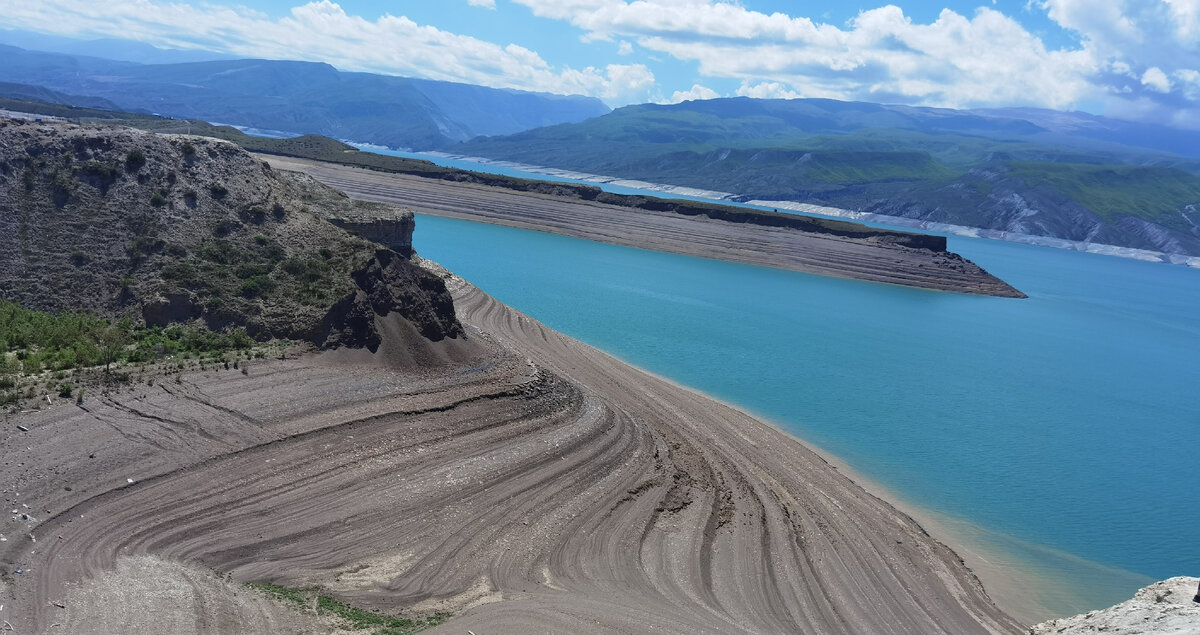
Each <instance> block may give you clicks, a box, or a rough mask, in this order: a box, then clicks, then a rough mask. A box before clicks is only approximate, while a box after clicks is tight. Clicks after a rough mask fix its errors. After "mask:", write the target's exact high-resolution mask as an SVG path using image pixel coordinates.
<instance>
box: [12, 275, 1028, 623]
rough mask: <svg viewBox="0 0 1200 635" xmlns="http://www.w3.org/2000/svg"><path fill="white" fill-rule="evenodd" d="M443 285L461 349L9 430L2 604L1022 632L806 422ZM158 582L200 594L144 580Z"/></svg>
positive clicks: (85, 619)
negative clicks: (271, 587)
mask: <svg viewBox="0 0 1200 635" xmlns="http://www.w3.org/2000/svg"><path fill="white" fill-rule="evenodd" d="M443 275H445V276H446V279H447V280H448V286H449V287H450V289H451V291H452V292H453V294H454V299H455V304H456V306H457V308H458V315H459V318H460V320H461V321H462V322H463V324H464V325H465V326H466V327H467V329H468V336H467V340H466V341H467V342H470V343H471V345H470V347H466V346H464V342H458V343H457V344H456V347H457V348H456V350H455V351H453V352H452V354H450V353H447V354H445V355H442V356H440V357H438V356H436V355H433V356H432V358H439V359H441V362H440V363H439V364H438V365H436V366H431V365H429V364H425V365H421V366H417V365H413V364H412V363H409V362H410V360H408V359H407V358H405V357H404V355H402V352H403V351H401V350H400V349H401V348H404V347H403V346H400V347H393V346H392V343H394V342H395V341H396V340H397V339H403V338H404V337H408V336H411V334H408V335H405V334H404V333H398V334H397V333H388V332H385V333H384V337H385V343H384V345H383V346H381V347H380V348H379V349H378V351H377V352H376V353H374V354H370V353H367V352H366V351H363V350H351V349H342V350H340V351H334V352H327V353H320V354H307V355H303V356H300V357H298V358H293V359H286V360H263V361H255V362H251V365H250V367H249V369H248V371H247V373H245V374H243V373H241V372H239V371H236V370H217V369H215V368H212V369H209V370H205V371H198V372H188V373H184V374H183V375H182V376H181V377H180V380H179V381H178V382H176V381H174V380H167V381H160V382H155V385H153V386H146V385H141V386H138V387H136V388H133V389H130V390H128V391H126V392H121V393H113V394H110V395H107V396H95V397H90V398H88V399H86V400H85V401H84V403H83V404H82V406H77V405H75V404H62V405H59V406H56V407H55V408H52V409H49V410H47V411H44V412H40V413H33V414H26V415H21V416H20V422H21V424H22V426H23V427H25V428H27V429H28V432H23V431H19V430H17V429H16V428H15V427H14V426H7V427H5V428H4V429H3V431H2V432H0V445H2V447H4V448H6V452H5V459H4V465H3V466H0V483H3V486H4V487H5V488H6V491H5V497H6V498H7V499H9V502H8V503H7V504H11V505H13V506H14V507H15V508H18V509H24V510H26V511H27V513H28V516H29V517H30V518H31V519H32V520H18V521H10V522H6V523H5V525H4V529H3V533H4V535H5V536H6V537H7V538H8V541H7V542H5V543H0V561H2V563H3V565H4V568H5V570H6V574H5V576H4V583H5V585H6V588H4V589H3V593H4V594H5V595H6V596H8V597H7V601H6V602H4V604H6V605H7V606H6V609H5V611H6V613H5V615H6V617H5V619H7V620H9V621H10V622H12V623H13V625H14V627H16V628H17V629H18V632H22V633H24V632H44V631H47V630H50V629H51V626H52V625H53V624H56V623H57V624H75V625H88V628H92V629H93V630H104V631H105V632H114V631H119V632H126V633H138V632H142V633H150V632H160V631H159V629H160V627H161V626H162V624H193V623H194V624H196V625H197V626H196V627H195V632H205V631H206V629H207V630H208V632H212V631H213V630H214V629H215V630H219V628H218V627H216V626H213V625H214V624H222V623H225V622H221V621H220V613H221V612H220V611H216V612H215V613H214V611H213V610H212V607H213V606H218V607H221V606H229V607H232V608H231V609H230V610H234V609H236V611H239V613H238V614H239V615H247V616H250V617H248V618H247V619H249V618H253V620H254V621H253V624H257V625H261V628H262V629H263V630H271V629H273V628H280V629H287V630H294V631H301V630H309V631H313V632H320V631H322V630H327V629H328V625H322V624H319V623H316V622H310V623H306V625H304V627H303V628H300V627H297V626H295V625H294V623H293V621H289V620H293V618H294V616H288V615H282V614H280V613H278V611H283V610H284V609H281V608H279V607H274V608H272V606H269V605H264V604H263V603H261V602H259V601H257V600H247V599H246V598H244V597H242V595H243V594H245V593H248V591H246V590H245V589H244V588H240V587H239V586H238V584H236V583H237V582H245V581H259V582H266V581H269V582H274V583H279V584H285V585H289V586H300V587H303V586H309V585H315V586H320V587H323V588H325V589H327V590H328V591H329V592H331V593H333V594H334V595H336V596H337V597H339V598H341V599H343V600H345V601H348V602H351V603H353V604H357V605H361V606H365V607H370V608H376V609H379V610H382V611H386V612H392V613H395V612H406V613H407V614H427V613H430V612H434V611H450V612H453V613H454V614H455V616H454V617H453V618H452V619H451V620H450V621H449V622H448V623H447V624H445V625H444V626H442V627H440V628H439V629H437V632H457V633H462V632H466V631H467V630H473V631H474V632H477V633H481V632H489V633H496V632H501V633H505V632H507V633H528V632H546V631H554V632H646V631H649V630H656V631H659V630H661V631H665V632H680V633H682V632H688V633H694V632H758V633H777V632H814V633H815V632H820V633H956V634H957V633H1016V632H1020V630H1021V626H1020V625H1019V624H1018V623H1017V622H1016V621H1015V620H1013V619H1012V618H1011V617H1009V616H1008V615H1006V614H1005V613H1004V612H1003V611H1001V610H1000V609H999V608H997V607H996V606H995V604H993V603H992V601H991V600H990V599H989V598H988V596H987V594H986V593H985V591H984V590H983V588H982V586H981V585H980V583H979V581H978V580H977V579H976V578H975V576H974V575H973V574H972V573H971V572H970V571H969V570H968V569H967V568H966V567H965V566H964V565H963V563H962V561H961V559H960V558H959V557H958V556H957V554H955V553H954V552H953V551H951V550H950V549H949V548H947V547H946V546H945V545H943V544H942V543H940V542H938V541H937V540H936V539H934V538H932V537H930V536H929V535H928V534H926V533H925V531H924V530H922V529H921V527H920V526H918V525H917V524H916V523H915V522H914V521H913V520H912V519H911V518H910V517H909V516H907V515H906V514H904V513H901V512H899V511H897V510H896V509H895V508H894V507H892V506H891V505H889V504H888V503H886V502H885V501H883V500H881V499H879V498H877V497H876V496H873V495H871V494H869V493H868V492H866V491H865V490H864V489H863V488H862V487H860V486H858V485H857V484H855V483H854V482H853V481H852V480H851V479H850V478H848V477H846V476H844V475H842V474H841V473H839V471H838V470H835V469H833V468H832V467H831V466H830V465H829V464H828V463H827V462H826V461H825V460H823V459H822V458H821V457H820V456H818V455H817V454H815V453H813V452H812V451H810V450H809V449H808V448H806V447H805V446H804V445H802V444H801V443H800V442H798V441H796V440H795V439H794V438H792V437H790V436H788V435H787V434H785V433H783V432H782V431H780V430H778V429H776V428H775V427H773V426H770V425H766V424H764V423H762V422H761V421H759V420H757V419H755V418H753V417H751V416H749V415H746V414H745V413H743V412H740V411H738V410H736V409H733V408H730V407H728V406H725V405H723V404H720V403H718V402H715V401H713V400H711V399H709V398H707V397H705V396H703V395H701V394H698V393H695V392H692V391H689V390H686V389H683V388H681V387H679V386H677V385H675V384H672V383H670V382H667V381H665V380H662V379H660V378H657V377H655V376H653V375H650V374H648V373H645V372H642V371H640V370H638V369H636V368H634V367H631V366H629V365H627V364H624V363H623V362H621V361H619V360H617V359H615V358H613V357H611V356H609V355H606V354H604V353H602V352H600V351H597V350H595V349H593V348H591V347H589V346H586V345H584V344H582V343H580V342H577V341H575V340H572V339H570V338H568V337H566V336H563V335H561V334H559V333H556V332H554V331H552V330H550V329H548V328H546V327H545V326H543V325H542V324H540V323H538V322H537V321H535V320H533V319H531V318H529V317H528V316H525V315H523V314H521V313H519V312H517V311H515V310H513V309H511V308H509V307H506V306H504V305H502V304H500V303H498V302H496V301H495V300H494V299H492V298H490V297H489V296H487V295H486V294H484V293H482V292H481V291H479V290H477V289H475V288H474V287H473V286H471V285H469V284H468V283H466V282H464V281H462V280H461V279H458V278H454V277H452V276H449V275H448V274H444V272H443ZM401 330H403V329H402V328H401ZM392 355H396V357H394V358H391V357H390V356H392ZM18 492H19V494H18ZM24 505H29V507H28V508H25V507H23V506H24ZM14 523H16V525H14ZM21 523H24V524H21ZM18 525H19V526H18ZM197 566H202V567H207V568H209V569H211V570H213V571H215V572H217V573H218V574H220V575H218V576H214V577H210V578H205V577H204V576H202V575H200V574H198V573H196V569H195V567H197ZM18 567H19V568H21V569H22V570H23V571H24V573H22V574H20V575H14V574H12V573H11V572H12V571H15V569H16V568H18ZM146 571H150V572H151V573H153V576H154V577H153V579H154V580H156V581H157V582H155V584H154V585H151V586H154V587H155V588H159V589H160V590H161V589H169V590H172V591H173V592H175V591H177V592H178V594H182V595H178V596H177V597H185V598H190V599H186V601H184V600H177V601H173V602H172V601H158V600H155V599H154V597H150V596H151V595H153V594H151V593H150V591H151V590H152V589H146V588H144V587H146V586H147V585H146V584H145V583H144V582H138V576H139V575H142V574H145V572H146ZM123 572H124V573H123ZM139 572H142V573H139ZM122 575H126V576H127V577H128V578H129V580H127V581H124V582H123V581H122V579H121V576H122ZM221 576H228V578H223V577H221ZM222 580H225V582H224V583H222ZM126 583H127V585H128V586H126ZM122 588H128V589H129V592H128V593H120V592H118V591H117V590H119V589H122ZM138 589H143V592H138V591H137V590H138ZM171 597H176V596H171ZM238 598H240V599H238ZM159 600H161V598H159ZM154 601H158V603H157V604H153V602H154ZM268 604H269V603H268ZM146 606H153V607H155V608H154V610H146V608H145V607H146ZM189 616H192V617H194V618H195V619H194V620H191V621H189ZM164 620H165V621H164ZM205 625H207V626H205ZM189 628H190V627H189ZM85 630H86V629H85Z"/></svg>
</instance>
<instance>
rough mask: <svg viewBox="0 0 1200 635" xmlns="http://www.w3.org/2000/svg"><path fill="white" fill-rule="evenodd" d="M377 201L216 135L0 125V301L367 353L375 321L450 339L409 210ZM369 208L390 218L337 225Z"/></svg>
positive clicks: (455, 332) (442, 302)
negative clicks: (421, 262)
mask: <svg viewBox="0 0 1200 635" xmlns="http://www.w3.org/2000/svg"><path fill="white" fill-rule="evenodd" d="M384 207H386V206H382V205H377V204H370V203H363V202H359V201H352V200H350V199H348V198H347V197H346V196H345V195H343V194H341V193H340V192H337V191H335V190H333V189H331V188H328V187H326V186H324V185H321V184H320V183H317V182H316V181H314V180H312V179H310V178H307V177H304V176H301V175H293V174H287V173H281V172H278V171H275V170H273V169H271V167H270V166H268V165H267V164H266V163H264V162H262V161H259V160H257V159H255V158H254V157H252V156H251V155H250V154H248V153H247V152H245V151H244V150H242V149H241V148H239V147H237V146H236V145H234V144H232V143H228V142H224V141H218V140H214V139H210V138H203V137H194V136H186V135H160V134H154V133H149V132H144V131H141V130H135V129H129V128H118V127H100V126H79V125H70V124H64V123H42V122H29V121H21V120H0V298H4V299H7V300H11V301H14V302H17V303H18V304H20V305H22V306H25V307H27V308H32V309H39V310H46V311H62V310H74V311H79V310H82V311H88V312H91V313H95V314H97V315H102V316H105V317H110V318H129V319H132V320H134V321H135V322H144V323H146V324H147V325H150V326H156V325H157V326H165V325H167V324H171V323H179V322H198V323H201V324H203V325H204V326H206V327H207V328H209V329H211V330H214V331H219V330H225V329H229V328H245V329H246V331H247V332H248V333H249V334H250V335H251V336H254V337H257V338H259V339H268V338H287V339H295V340H302V341H308V342H311V343H313V344H315V345H318V346H323V347H337V346H365V347H368V348H371V349H372V350H374V349H375V348H376V347H377V346H378V345H379V343H380V341H381V336H380V332H382V331H385V330H388V328H390V327H385V326H384V325H381V324H380V320H385V321H386V320H393V321H394V320H401V321H402V322H404V323H405V324H406V326H405V329H406V330H408V331H412V332H416V333H419V334H420V335H421V336H422V337H423V338H424V339H426V340H428V341H430V342H441V341H443V340H446V339H456V338H460V337H462V335H463V331H462V326H461V325H460V324H459V323H458V320H457V319H456V317H455V314H454V306H453V302H452V301H451V299H450V296H449V293H448V292H447V291H446V289H445V286H444V285H443V284H442V282H441V280H439V279H437V278H436V277H434V276H432V275H430V274H428V273H426V272H425V271H424V270H422V269H421V268H420V267H417V266H415V265H414V264H413V260H412V259H413V257H414V255H415V254H414V252H413V250H412V242H411V237H412V224H413V220H412V214H411V212H407V211H405V210H401V209H396V208H391V207H387V208H386V209H381V208H384ZM381 216H386V217H388V218H391V219H396V220H394V221H393V222H391V223H390V224H389V225H388V227H386V228H375V227H374V226H373V225H372V226H365V225H362V224H360V223H349V224H347V223H346V222H345V221H346V220H347V219H349V220H353V219H362V218H378V217H381ZM332 221H336V222H339V223H341V224H343V225H348V229H342V228H340V227H338V226H336V225H335V224H333V222H332ZM373 228H374V229H379V230H381V231H383V233H386V235H383V233H380V231H367V232H365V233H367V234H368V235H367V236H363V235H359V234H358V233H357V231H355V230H357V229H363V230H370V229H373ZM372 237H374V238H376V239H380V240H381V242H383V243H384V244H379V243H377V242H373V241H372V240H370V239H369V238H372ZM409 327H411V328H409Z"/></svg>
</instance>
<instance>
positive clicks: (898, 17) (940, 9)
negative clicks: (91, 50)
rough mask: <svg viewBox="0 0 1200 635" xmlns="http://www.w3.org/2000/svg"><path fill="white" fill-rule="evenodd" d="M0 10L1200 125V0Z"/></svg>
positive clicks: (332, 46)
mask: <svg viewBox="0 0 1200 635" xmlns="http://www.w3.org/2000/svg"><path fill="white" fill-rule="evenodd" d="M0 28H6V29H23V30H28V31H34V32H39V33H45V34H53V35H58V36H66V37H77V38H84V39H93V38H123V39H132V40H137V41H141V42H145V43H148V44H152V45H155V46H158V47H162V48H181V49H200V50H208V51H213V52H217V53H222V54H230V55H235V56H239V57H261V58H269V59H298V60H310V61H323V62H328V63H330V64H332V65H334V66H336V67H337V68H340V69H342V70H351V71H367V72H375V73H384V74H391V75H403V76H415V77H425V78H430V79H439V80H450V81H459V82H466V83H472V84H482V85H486V86H493V87H498V88H516V89H522V90H531V91H539V92H551V93H560V94H583V95H590V96H593V97H597V98H599V99H602V100H603V101H604V102H605V103H607V104H608V105H610V106H613V107H619V106H622V105H626V104H631V103H643V102H662V103H670V102H678V101H682V100H685V99H707V98H713V97H730V96H750V97H771V98H795V97H823V98H833V99H842V100H861V101H871V102H879V103H892V104H910V105H922V106H937V107H950V108H978V107H1011V106H1035V107H1044V108H1053V109H1059V110H1083V111H1087V112H1092V113H1096V114H1104V115H1108V116H1113V117H1118V118H1124V119H1135V120H1142V121H1155V122H1159V123H1163V124H1166V125H1173V126H1177V127H1185V128H1193V129H1200V0H900V3H899V4H884V3H882V2H872V1H869V0H866V1H864V0H845V1H843V2H835V1H832V0H812V1H805V0H387V1H368V0H338V1H336V2H335V1H333V0H319V1H316V0H314V1H308V0H242V1H240V2H237V1H224V0H207V1H205V2H185V1H181V0H174V1H172V0H105V1H103V2H97V1H96V0H37V1H35V2H30V1H29V0H0Z"/></svg>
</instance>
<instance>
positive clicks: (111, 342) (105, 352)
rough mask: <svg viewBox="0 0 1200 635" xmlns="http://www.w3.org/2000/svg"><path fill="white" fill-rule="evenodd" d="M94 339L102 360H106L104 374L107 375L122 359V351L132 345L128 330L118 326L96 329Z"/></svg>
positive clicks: (110, 325) (111, 325)
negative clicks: (120, 358) (119, 358)
mask: <svg viewBox="0 0 1200 635" xmlns="http://www.w3.org/2000/svg"><path fill="white" fill-rule="evenodd" d="M92 337H93V339H95V340H96V347H97V348H99V349H100V358H101V359H102V360H104V373H105V374H106V375H107V374H109V373H110V372H111V371H112V364H113V362H115V361H117V358H118V357H120V355H121V351H123V350H125V347H126V346H128V345H129V344H130V342H131V338H130V337H129V334H128V333H127V332H126V330H125V329H122V328H120V326H119V325H117V324H109V325H107V326H105V327H102V328H99V329H96V331H95V333H94V334H93V335H92Z"/></svg>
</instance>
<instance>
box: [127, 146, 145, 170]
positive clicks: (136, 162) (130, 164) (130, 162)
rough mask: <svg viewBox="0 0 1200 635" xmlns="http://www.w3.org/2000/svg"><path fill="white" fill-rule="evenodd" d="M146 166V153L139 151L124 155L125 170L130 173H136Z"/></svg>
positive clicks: (135, 150)
mask: <svg viewBox="0 0 1200 635" xmlns="http://www.w3.org/2000/svg"><path fill="white" fill-rule="evenodd" d="M143 165H146V153H145V152H142V151H141V150H138V149H134V150H130V151H129V154H126V155H125V169H126V170H128V171H130V172H136V171H137V170H139V169H141V167H142V166H143Z"/></svg>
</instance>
